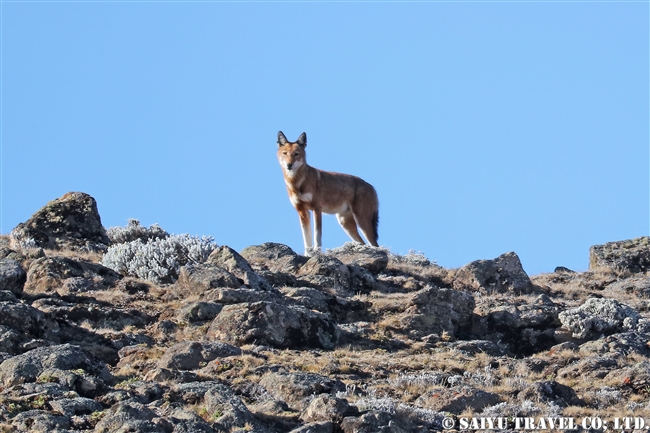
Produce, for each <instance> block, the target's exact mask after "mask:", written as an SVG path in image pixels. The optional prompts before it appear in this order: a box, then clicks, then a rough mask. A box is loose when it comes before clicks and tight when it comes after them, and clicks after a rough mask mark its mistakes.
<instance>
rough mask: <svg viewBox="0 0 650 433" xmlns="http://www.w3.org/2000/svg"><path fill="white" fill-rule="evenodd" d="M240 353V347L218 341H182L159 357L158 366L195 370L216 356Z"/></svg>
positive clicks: (222, 356) (221, 356)
mask: <svg viewBox="0 0 650 433" xmlns="http://www.w3.org/2000/svg"><path fill="white" fill-rule="evenodd" d="M237 355H241V349H239V348H238V347H234V346H231V345H229V344H224V343H220V342H216V341H213V342H198V341H183V342H181V343H176V344H174V345H173V346H172V347H170V348H169V349H167V351H166V352H165V354H164V355H163V356H162V357H161V358H160V360H159V361H158V367H160V368H167V369H173V370H195V369H197V368H199V367H202V366H203V365H202V364H204V363H208V362H210V361H213V360H215V359H217V358H224V357H227V356H237Z"/></svg>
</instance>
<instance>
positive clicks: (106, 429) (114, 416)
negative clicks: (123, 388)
mask: <svg viewBox="0 0 650 433" xmlns="http://www.w3.org/2000/svg"><path fill="white" fill-rule="evenodd" d="M172 430H173V426H171V425H169V423H167V422H166V421H164V420H163V419H161V418H160V417H159V416H158V414H156V412H154V411H153V410H152V409H150V408H148V407H147V406H145V405H143V404H141V403H137V402H134V401H127V402H121V403H117V404H115V405H114V406H113V407H111V408H110V409H108V410H107V411H106V415H105V416H104V417H103V418H102V419H101V420H100V421H99V422H98V423H97V425H96V426H95V432H96V433H114V432H124V433H126V432H143V433H145V432H151V433H171V432H172Z"/></svg>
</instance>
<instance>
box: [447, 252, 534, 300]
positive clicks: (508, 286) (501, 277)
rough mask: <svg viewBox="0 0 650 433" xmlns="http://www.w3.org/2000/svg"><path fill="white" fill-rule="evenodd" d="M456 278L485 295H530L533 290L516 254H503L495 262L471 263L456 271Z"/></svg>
mask: <svg viewBox="0 0 650 433" xmlns="http://www.w3.org/2000/svg"><path fill="white" fill-rule="evenodd" d="M455 277H456V280H457V281H458V282H459V283H461V284H462V285H465V286H469V287H471V288H473V289H474V290H479V291H481V292H484V293H495V292H496V293H505V292H511V293H514V294H517V295H519V294H523V293H530V292H531V291H532V289H533V286H532V283H531V281H530V278H529V277H528V275H527V274H526V272H524V269H523V267H522V266H521V261H520V260H519V256H517V254H515V253H514V252H509V253H505V254H502V255H500V256H499V257H497V258H496V259H493V260H476V261H474V262H471V263H469V264H467V265H465V266H463V267H462V268H460V269H458V270H456V272H455Z"/></svg>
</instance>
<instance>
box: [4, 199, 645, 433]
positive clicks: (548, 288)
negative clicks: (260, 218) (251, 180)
mask: <svg viewBox="0 0 650 433" xmlns="http://www.w3.org/2000/svg"><path fill="white" fill-rule="evenodd" d="M172 238H173V235H169V234H168V233H166V232H164V231H163V230H162V229H160V228H159V227H158V226H155V227H153V226H152V228H151V229H147V228H143V227H140V226H139V224H138V223H137V221H135V220H133V221H131V222H129V226H127V228H113V229H109V230H105V229H104V227H103V226H102V225H101V218H100V216H99V212H98V208H97V204H96V202H95V200H94V199H93V198H92V197H90V196H88V195H87V194H84V193H68V194H66V195H65V196H63V197H61V198H60V199H57V200H54V201H52V202H50V203H48V204H47V205H46V206H45V207H43V208H42V209H40V210H39V211H38V212H37V213H36V214H34V216H33V217H32V218H31V219H29V220H28V221H26V222H25V223H21V224H19V225H18V226H17V227H16V228H15V229H14V231H13V232H12V234H11V236H8V237H2V238H0V432H13V431H15V432H22V431H29V432H46V431H47V432H78V431H94V432H165V433H172V432H177V433H180V432H250V431H254V432H265V433H266V432H269V433H274V432H278V433H279V432H293V433H298V432H303V433H307V432H312V433H316V432H323V433H334V432H337V433H340V432H344V433H352V432H368V433H370V432H379V431H381V432H396V433H397V432H430V431H441V430H442V429H443V428H442V420H443V419H444V418H446V417H447V418H451V419H453V420H454V421H458V418H459V417H461V416H468V415H476V416H493V417H494V416H496V417H517V416H534V417H543V416H569V417H588V416H599V417H602V418H607V417H608V416H610V417H612V418H613V417H620V416H623V415H621V414H624V416H645V417H649V416H650V392H649V391H648V390H649V389H650V358H649V357H650V346H649V345H648V342H649V341H650V316H649V313H648V306H649V304H648V299H649V298H650V275H649V274H648V270H649V269H648V267H649V266H650V242H649V239H648V238H647V237H643V238H638V239H632V240H626V241H621V242H612V243H609V244H605V245H596V246H594V247H592V248H591V250H590V252H589V254H590V269H589V271H587V272H573V271H571V270H569V269H566V268H558V269H556V271H555V272H553V273H550V274H543V275H538V276H534V277H532V278H531V277H529V276H528V275H527V274H526V273H525V272H524V270H523V268H522V266H521V263H520V261H519V258H518V257H517V255H516V254H515V253H513V252H508V253H506V254H503V255H501V256H499V257H497V258H494V259H492V260H477V261H475V262H472V263H469V264H467V265H466V266H463V267H462V268H459V269H444V268H442V267H440V266H437V265H436V264H435V263H432V262H430V261H429V260H428V259H426V258H425V257H423V256H422V255H420V254H408V255H405V256H399V255H395V254H392V253H391V252H390V251H388V250H386V249H382V248H373V247H366V246H361V245H356V244H346V245H344V246H343V247H341V248H337V249H334V250H331V251H328V252H326V253H324V254H318V255H315V256H313V257H303V256H301V255H299V254H297V253H295V252H294V251H292V250H291V248H289V247H287V246H286V245H282V244H277V243H264V244H261V245H255V246H251V247H248V248H245V249H244V250H242V251H240V252H237V251H235V250H233V249H232V248H229V247H228V246H224V245H222V246H217V245H216V244H215V243H213V242H211V240H209V239H202V240H196V239H190V238H189V237H184V238H173V239H172ZM137 248H140V249H139V250H137V251H140V253H139V255H138V254H136V249H137ZM127 253H128V254H131V255H130V256H129V257H130V259H129V260H135V259H134V257H137V260H140V259H142V257H144V255H145V253H147V254H149V253H150V254H152V256H151V257H153V259H151V260H148V261H143V262H142V264H141V265H139V266H140V267H138V268H137V269H138V272H139V273H138V275H151V279H146V278H142V277H141V276H137V275H131V274H129V273H128V272H127V271H125V270H124V269H126V268H119V270H120V271H119V272H118V271H117V270H116V269H113V268H111V266H113V267H117V266H116V265H115V263H118V262H119V259H120V258H121V256H120V254H127ZM142 260H144V259H142ZM148 267H149V268H151V269H150V272H148V269H149V268H148ZM141 271H142V272H143V273H140V272H141ZM160 275H164V276H165V279H160V278H159V276H160ZM161 281H162V282H161Z"/></svg>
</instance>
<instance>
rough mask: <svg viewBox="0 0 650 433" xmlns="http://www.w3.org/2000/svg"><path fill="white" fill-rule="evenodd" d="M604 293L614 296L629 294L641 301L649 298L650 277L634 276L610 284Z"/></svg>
mask: <svg viewBox="0 0 650 433" xmlns="http://www.w3.org/2000/svg"><path fill="white" fill-rule="evenodd" d="M605 292H606V293H608V294H609V293H611V294H612V295H614V296H617V295H621V294H631V295H634V296H636V297H639V298H641V299H644V300H645V299H649V298H650V276H647V275H639V274H636V275H634V276H632V277H630V278H624V279H622V280H618V281H615V282H613V283H612V284H610V285H609V286H607V287H606V288H605Z"/></svg>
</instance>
